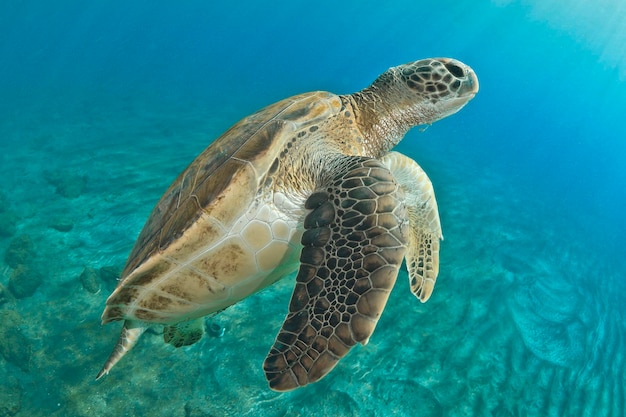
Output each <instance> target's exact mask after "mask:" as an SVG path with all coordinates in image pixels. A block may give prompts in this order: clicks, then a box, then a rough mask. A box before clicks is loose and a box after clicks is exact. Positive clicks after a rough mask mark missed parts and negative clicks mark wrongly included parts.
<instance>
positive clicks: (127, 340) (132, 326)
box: [96, 320, 146, 381]
mask: <svg viewBox="0 0 626 417" xmlns="http://www.w3.org/2000/svg"><path fill="white" fill-rule="evenodd" d="M144 331H146V327H145V326H142V325H141V324H139V323H138V322H135V321H132V320H126V321H125V322H124V327H122V332H121V333H120V337H119V338H118V339H117V343H116V344H115V348H113V352H111V354H110V355H109V358H108V359H107V361H106V362H105V363H104V366H103V367H102V370H100V372H98V376H96V381H97V380H98V379H100V378H102V377H103V376H104V375H106V374H108V373H109V371H110V370H111V369H112V368H113V367H114V366H115V364H116V363H118V362H119V361H120V359H122V357H123V356H124V355H126V353H127V352H128V351H129V350H131V349H132V348H133V346H135V344H136V343H137V341H138V340H139V338H140V337H141V335H142V334H143V332H144Z"/></svg>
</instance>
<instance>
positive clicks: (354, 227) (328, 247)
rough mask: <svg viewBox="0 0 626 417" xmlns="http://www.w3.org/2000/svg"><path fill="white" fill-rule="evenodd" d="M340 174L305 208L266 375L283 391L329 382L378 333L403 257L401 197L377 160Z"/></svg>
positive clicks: (358, 161) (356, 161) (356, 162)
mask: <svg viewBox="0 0 626 417" xmlns="http://www.w3.org/2000/svg"><path fill="white" fill-rule="evenodd" d="M343 159H344V161H345V162H346V163H345V165H344V166H345V169H344V170H342V172H340V173H339V175H337V176H336V177H335V179H334V180H333V182H332V184H331V185H330V186H328V187H327V188H325V189H322V190H319V191H317V192H315V193H313V194H312V195H311V196H310V197H309V198H308V199H307V201H306V206H305V207H306V208H307V209H312V211H311V212H310V213H309V214H308V215H307V216H306V218H305V220H304V227H305V229H306V231H305V232H304V234H303V236H302V244H303V246H304V247H303V249H302V253H301V257H300V262H301V265H300V270H299V272H298V275H297V277H296V287H295V289H294V292H293V295H292V298H291V302H290V305H289V313H288V314H287V318H286V319H285V322H284V323H283V326H282V329H281V330H280V332H279V333H278V336H277V337H276V342H275V343H274V346H273V347H272V349H271V350H270V352H269V354H268V356H267V358H266V359H265V363H264V366H263V369H264V370H265V375H266V378H267V379H268V381H269V385H270V388H272V389H274V390H276V391H288V390H292V389H295V388H297V387H299V386H303V385H306V384H308V383H311V382H315V381H317V380H318V379H320V378H322V377H323V376H324V375H326V374H327V373H328V372H330V370H331V369H332V368H333V367H334V366H335V365H336V364H337V362H338V361H339V359H341V358H342V357H343V356H344V355H346V354H347V353H348V351H349V350H350V348H351V347H352V346H354V345H355V344H356V343H361V344H366V343H367V341H368V340H369V337H370V335H371V334H372V332H373V331H374V328H375V327H376V323H377V322H378V319H379V317H380V315H381V313H382V311H383V308H384V307H385V304H386V302H387V298H388V297H389V293H390V291H391V289H392V287H393V285H394V283H395V280H396V277H397V274H398V268H399V267H400V265H401V263H402V259H403V258H404V254H405V244H406V234H407V226H408V221H407V213H406V209H405V207H404V204H403V203H402V192H401V191H400V190H399V186H398V184H397V183H396V181H395V180H394V178H393V176H392V175H391V173H390V172H389V170H388V169H387V168H385V166H384V165H383V164H382V163H381V162H380V161H378V160H374V159H367V158H361V157H345V158H343Z"/></svg>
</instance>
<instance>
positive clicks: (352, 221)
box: [97, 58, 478, 391]
mask: <svg viewBox="0 0 626 417" xmlns="http://www.w3.org/2000/svg"><path fill="white" fill-rule="evenodd" d="M477 91H478V80H477V78H476V75H475V74H474V72H473V71H472V70H471V69H470V68H469V67H468V66H466V65H464V64H463V63H461V62H459V61H456V60H452V59H447V58H438V59H425V60H420V61H416V62H411V63H408V64H405V65H400V66H398V67H394V68H391V69H389V70H387V71H386V72H385V73H383V74H382V75H380V76H379V77H378V78H377V79H376V80H375V81H374V83H373V84H372V85H371V86H369V87H367V88H365V89H364V90H361V91H359V92H357V93H354V94H350V95H335V94H331V93H328V92H320V91H317V92H311V93H305V94H301V95H297V96H294V97H291V98H288V99H285V100H282V101H279V102H278V103H275V104H272V105H270V106H268V107H266V108H264V109H262V110H260V111H258V112H257V113H254V114H252V115H251V116H248V117H246V118H245V119H243V120H241V121H240V122H238V123H237V124H235V125H234V126H233V127H232V128H230V129H229V130H228V131H227V132H226V133H224V134H223V135H222V136H221V137H220V138H218V139H217V140H216V141H215V142H214V143H212V144H211V145H210V146H209V147H208V148H207V149H206V150H205V151H204V152H202V153H201V154H200V155H199V156H198V157H197V158H196V159H195V160H194V161H193V162H192V163H191V164H190V165H189V166H188V167H187V169H185V170H184V171H183V172H182V173H181V174H180V175H179V176H178V178H177V179H176V180H175V181H174V182H173V184H172V185H171V186H170V187H169V189H168V190H167V191H166V192H165V194H164V195H163V197H162V198H161V200H160V201H159V202H158V203H157V205H156V207H155V208H154V210H153V211H152V213H151V215H150V217H149V219H148V221H147V222H146V224H145V226H144V228H143V230H142V231H141V233H140V235H139V237H138V239H137V242H136V243H135V246H134V247H133V249H132V251H131V253H130V256H129V258H128V261H127V263H126V266H125V268H124V270H123V271H122V276H121V280H120V282H119V284H118V286H117V288H116V289H115V291H114V292H113V293H112V294H111V296H110V297H109V298H108V300H107V302H106V307H105V309H104V313H103V314H102V322H103V324H104V323H108V322H111V321H115V320H124V326H123V328H122V332H121V335H120V337H119V340H118V342H117V345H116V346H115V349H114V350H113V352H112V353H111V355H110V356H109V358H108V360H107V361H106V363H105V365H104V367H103V368H102V370H101V371H100V373H99V374H98V376H97V378H100V377H101V376H102V375H104V374H107V373H108V372H109V371H110V370H111V368H112V367H113V366H114V365H115V364H116V363H117V362H118V361H119V360H120V359H121V358H122V356H124V354H126V353H127V352H128V351H129V350H130V349H131V348H132V347H133V346H134V345H135V343H136V342H137V340H138V339H139V337H140V336H141V334H142V333H143V332H144V330H145V329H146V328H147V327H148V326H150V325H151V324H160V325H164V326H165V329H164V338H165V341H166V342H168V343H171V344H173V345H174V346H183V345H189V344H191V343H194V342H195V341H197V340H198V339H199V338H200V337H201V336H202V334H203V326H202V317H203V316H206V315H209V314H212V313H215V312H218V311H220V310H223V309H224V308H226V307H228V306H230V305H232V304H234V303H236V302H238V301H240V300H242V299H243V298H245V297H247V296H249V295H250V294H253V293H255V292H256V291H259V290H260V289H262V288H264V287H267V286H268V285H270V284H272V283H273V282H275V281H277V280H278V279H280V278H282V277H284V276H286V275H288V274H289V273H291V272H293V271H294V270H296V269H298V273H297V276H296V279H295V281H296V282H295V288H294V290H293V295H292V297H291V302H290V303H289V311H288V313H287V317H286V318H285V321H284V323H283V325H282V328H281V330H280V331H279V333H278V336H277V337H276V341H275V343H274V345H273V347H272V348H271V350H270V351H269V353H268V355H267V358H266V359H265V363H264V365H263V369H264V371H265V375H266V377H267V380H268V381H269V385H270V387H271V388H272V389H274V390H277V391H286V390H291V389H294V388H297V387H300V386H303V385H306V384H308V383H311V382H314V381H317V380H318V379H320V378H322V377H323V376H324V375H326V374H327V373H328V372H329V371H330V370H331V369H332V368H333V367H334V366H335V365H336V364H337V362H338V361H339V359H341V358H342V357H343V356H344V355H345V354H346V353H347V352H348V351H349V350H350V348H351V347H352V346H354V345H355V344H356V343H362V344H365V343H367V341H368V339H369V337H370V336H371V334H372V332H373V331H374V328H375V327H376V323H377V321H378V318H379V317H380V315H381V313H382V311H383V308H384V307H385V303H386V302H387V298H388V296H389V293H390V291H391V288H392V287H393V285H394V283H395V280H396V276H397V274H398V269H399V268H400V265H401V263H402V260H403V259H404V258H405V257H406V261H407V262H406V263H407V268H408V271H409V279H410V285H411V290H412V292H413V293H414V294H415V295H416V296H417V297H418V298H419V299H420V300H421V301H422V302H424V301H426V300H427V299H428V297H429V296H430V294H431V292H432V290H433V286H434V284H435V279H436V277H437V273H438V269H439V240H440V238H441V228H440V224H439V214H438V210H437V204H436V202H435V196H434V193H433V189H432V185H431V182H430V180H429V179H428V177H427V176H426V174H425V173H424V172H423V171H422V169H421V168H420V167H419V166H418V165H417V163H416V162H414V161H413V160H411V159H409V158H408V157H406V156H404V155H402V154H400V153H397V152H390V151H391V149H392V148H393V147H394V146H395V145H396V144H397V143H398V142H399V141H400V140H401V139H402V138H403V136H404V135H405V133H406V132H407V131H408V130H409V129H410V128H412V127H414V126H417V125H421V124H430V123H433V122H435V121H436V120H439V119H441V118H443V117H446V116H448V115H451V114H453V113H455V112H457V111H458V110H459V109H460V108H461V107H463V106H464V105H465V104H466V103H467V102H468V101H469V100H471V99H472V98H473V97H474V95H475V94H476V92H477Z"/></svg>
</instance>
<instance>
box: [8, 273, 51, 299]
mask: <svg viewBox="0 0 626 417" xmlns="http://www.w3.org/2000/svg"><path fill="white" fill-rule="evenodd" d="M42 282H43V276H42V275H41V273H39V272H38V271H37V270H35V269H33V268H31V267H29V266H26V265H18V266H17V268H15V269H14V270H13V272H12V273H11V277H10V278H9V290H11V292H12V293H13V295H15V297H16V298H25V297H30V296H31V295H33V294H34V293H35V291H36V290H37V288H38V287H39V286H40V285H41V283H42Z"/></svg>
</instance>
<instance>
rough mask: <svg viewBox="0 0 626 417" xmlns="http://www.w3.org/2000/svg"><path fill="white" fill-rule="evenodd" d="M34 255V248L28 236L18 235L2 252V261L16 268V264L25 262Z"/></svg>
mask: <svg viewBox="0 0 626 417" xmlns="http://www.w3.org/2000/svg"><path fill="white" fill-rule="evenodd" d="M34 256H35V248H34V245H33V242H32V240H31V239H30V236H28V235H20V236H17V237H15V238H13V240H12V241H11V243H9V247H8V248H7V250H6V252H5V254H4V262H6V264H7V265H9V266H10V267H11V268H17V266H18V265H24V264H27V263H28V261H29V260H30V259H31V258H33V257H34Z"/></svg>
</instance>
